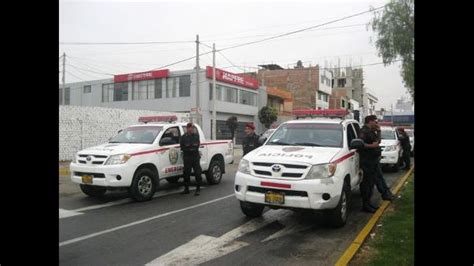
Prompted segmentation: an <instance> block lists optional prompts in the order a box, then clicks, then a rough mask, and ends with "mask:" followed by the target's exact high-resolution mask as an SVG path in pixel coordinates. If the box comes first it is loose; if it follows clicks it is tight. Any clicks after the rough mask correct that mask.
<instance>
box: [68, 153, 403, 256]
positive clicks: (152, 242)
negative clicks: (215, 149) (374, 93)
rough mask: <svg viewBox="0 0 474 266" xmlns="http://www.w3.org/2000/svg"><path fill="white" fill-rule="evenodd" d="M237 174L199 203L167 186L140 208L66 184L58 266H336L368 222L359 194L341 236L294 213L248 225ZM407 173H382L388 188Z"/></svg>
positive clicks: (318, 219) (270, 214)
mask: <svg viewBox="0 0 474 266" xmlns="http://www.w3.org/2000/svg"><path fill="white" fill-rule="evenodd" d="M239 157H240V155H238V156H237V158H236V159H240V158H239ZM236 161H237V162H238V161H239V160H236ZM236 168H237V164H234V165H230V166H229V167H227V173H226V174H225V175H224V177H223V179H222V182H221V183H220V184H218V185H215V186H208V185H207V184H206V186H205V188H204V189H203V190H202V192H201V196H199V197H195V196H194V195H193V194H192V193H191V194H189V195H180V194H179V192H180V191H181V190H182V187H181V186H180V185H170V184H167V183H166V181H163V182H162V183H161V184H160V188H159V190H158V192H157V193H156V195H155V198H154V199H153V200H151V201H149V202H143V203H135V202H132V201H131V200H130V199H129V198H128V195H127V193H125V192H107V194H106V196H105V198H104V199H93V198H89V197H87V196H85V195H83V194H82V193H81V192H80V190H79V189H78V187H77V186H76V185H74V184H71V183H70V181H69V180H68V179H67V178H65V177H63V178H61V179H60V210H59V212H60V220H59V226H60V228H59V229H60V239H59V246H60V247H59V255H60V258H59V262H60V264H61V265H144V264H148V263H150V264H155V265H173V264H174V265H185V264H204V265H255V264H258V265H273V264H278V265H333V264H334V262H335V261H337V259H338V258H339V256H340V255H341V254H342V252H343V251H344V250H345V249H346V248H347V247H348V246H349V244H350V242H351V241H352V240H353V239H354V237H355V236H356V235H357V233H358V231H360V229H361V228H362V227H363V226H364V225H365V223H366V222H367V221H368V219H369V218H370V215H369V214H367V213H362V212H360V211H359V210H360V207H361V200H360V194H359V192H358V191H356V192H355V193H353V196H352V199H353V200H352V202H351V204H350V209H349V215H350V216H349V220H348V223H347V224H346V226H345V227H343V228H340V229H331V228H328V227H326V226H325V225H324V224H323V223H322V216H321V215H320V214H311V213H304V212H302V213H299V212H292V211H289V210H266V212H265V213H264V215H263V217H262V218H256V219H248V218H246V217H245V216H244V215H243V214H242V213H241V211H240V207H239V204H238V201H237V200H236V199H235V197H234V196H233V179H234V175H235V171H236ZM404 173H405V172H404V171H400V172H398V173H385V178H386V180H387V183H388V184H389V185H392V184H393V183H394V182H395V181H396V180H397V179H398V177H399V176H401V175H402V174H404ZM375 196H376V197H375V200H374V202H377V201H379V200H380V195H379V194H378V193H375Z"/></svg>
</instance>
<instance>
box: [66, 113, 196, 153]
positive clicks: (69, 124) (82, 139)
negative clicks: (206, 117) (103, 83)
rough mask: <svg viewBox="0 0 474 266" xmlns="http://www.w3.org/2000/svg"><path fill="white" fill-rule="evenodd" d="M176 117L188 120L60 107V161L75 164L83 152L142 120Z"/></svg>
mask: <svg viewBox="0 0 474 266" xmlns="http://www.w3.org/2000/svg"><path fill="white" fill-rule="evenodd" d="M173 114H174V115H176V116H177V117H178V120H186V119H187V116H188V115H187V114H184V113H170V112H157V111H148V110H125V109H115V108H104V107H86V106H59V160H61V161H64V160H72V159H73V158H74V155H75V154H76V152H78V151H80V150H81V149H85V148H87V147H92V146H95V145H99V144H102V143H104V142H106V141H107V140H108V139H109V138H111V137H113V136H114V135H115V134H116V133H117V131H118V130H119V129H122V128H125V127H127V126H129V125H133V124H138V117H140V116H147V115H173ZM81 127H82V130H81Z"/></svg>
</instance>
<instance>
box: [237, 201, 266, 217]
mask: <svg viewBox="0 0 474 266" xmlns="http://www.w3.org/2000/svg"><path fill="white" fill-rule="evenodd" d="M264 208H265V206H263V205H259V204H255V203H251V202H245V201H241V202H240V209H241V210H242V212H243V213H244V214H245V215H247V217H250V218H255V217H260V216H262V212H263V209H264Z"/></svg>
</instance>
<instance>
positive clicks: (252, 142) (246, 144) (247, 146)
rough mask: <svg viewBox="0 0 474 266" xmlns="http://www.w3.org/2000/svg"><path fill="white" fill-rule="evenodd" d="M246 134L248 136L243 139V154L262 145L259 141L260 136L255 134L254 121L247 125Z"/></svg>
mask: <svg viewBox="0 0 474 266" xmlns="http://www.w3.org/2000/svg"><path fill="white" fill-rule="evenodd" d="M245 134H246V136H245V138H244V140H243V141H242V149H243V152H244V155H243V156H245V154H247V153H249V152H251V151H252V150H254V149H256V148H258V147H259V146H260V144H259V143H258V138H259V136H258V135H257V134H255V126H254V125H253V124H252V123H248V124H246V125H245Z"/></svg>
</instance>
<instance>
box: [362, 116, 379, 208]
mask: <svg viewBox="0 0 474 266" xmlns="http://www.w3.org/2000/svg"><path fill="white" fill-rule="evenodd" d="M376 123H377V117H376V116H375V115H369V116H366V117H365V119H364V126H363V127H362V128H361V130H360V136H359V137H360V139H362V140H363V141H364V147H363V148H361V149H360V150H359V151H358V152H359V155H360V166H361V168H362V171H363V173H364V177H363V179H362V182H361V183H360V194H361V196H362V211H364V212H370V213H374V212H375V211H376V209H377V207H375V206H373V205H372V204H371V203H370V199H371V198H372V193H373V190H374V183H375V178H376V176H377V163H378V159H379V158H378V157H379V155H378V154H379V142H378V139H377V136H376V134H375V132H374V130H373V127H374V125H375V124H376Z"/></svg>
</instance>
